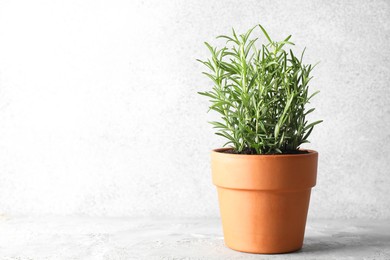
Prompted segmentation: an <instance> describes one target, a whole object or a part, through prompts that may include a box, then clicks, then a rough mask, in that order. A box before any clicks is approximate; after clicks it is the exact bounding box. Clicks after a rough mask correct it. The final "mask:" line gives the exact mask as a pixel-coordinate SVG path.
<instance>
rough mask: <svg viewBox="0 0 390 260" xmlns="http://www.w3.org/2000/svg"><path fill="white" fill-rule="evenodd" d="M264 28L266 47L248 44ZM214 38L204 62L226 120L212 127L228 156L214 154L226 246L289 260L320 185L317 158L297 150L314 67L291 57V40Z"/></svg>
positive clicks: (305, 132) (306, 129) (305, 130)
mask: <svg viewBox="0 0 390 260" xmlns="http://www.w3.org/2000/svg"><path fill="white" fill-rule="evenodd" d="M255 28H260V30H261V31H262V33H263V34H264V36H265V38H266V41H267V43H265V44H261V45H260V44H258V41H257V40H258V39H257V38H255V39H251V38H250V36H251V33H252V32H253V30H254V29H255ZM217 38H222V39H224V40H226V44H225V46H224V47H222V48H214V47H212V46H211V45H210V44H208V43H205V44H206V46H207V48H208V49H209V50H210V52H211V58H210V59H207V60H205V61H202V60H199V61H200V62H202V63H203V64H204V65H206V67H207V68H208V71H207V72H204V74H205V75H206V76H207V77H208V78H210V79H211V80H212V84H213V87H212V89H211V90H209V91H205V92H199V94H201V95H204V96H206V97H208V98H209V99H210V102H211V106H210V110H214V111H216V112H218V113H219V114H220V115H221V120H220V121H219V122H211V124H212V125H213V126H214V127H215V128H216V129H217V132H216V134H217V135H220V136H223V137H224V138H226V140H227V143H226V144H225V145H224V146H226V145H230V147H228V148H220V149H215V150H213V151H212V153H211V158H212V178H213V183H214V184H215V185H216V186H217V191H218V197H219V206H220V213H221V219H222V226H223V231H224V238H225V244H226V245H227V246H228V247H230V248H232V249H235V250H238V251H244V252H252V253H284V252H292V251H296V250H298V249H300V248H301V247H302V244H303V237H304V232H305V225H306V217H307V211H308V206H309V200H310V193H311V188H312V187H314V186H315V184H316V176H317V160H318V153H317V152H316V151H313V150H302V149H299V147H300V145H301V144H303V143H306V142H308V139H307V138H308V137H309V135H310V133H311V132H312V130H313V127H314V126H315V125H316V124H318V123H320V122H321V121H316V122H312V123H308V121H307V120H306V116H307V115H308V114H309V113H311V112H313V111H314V108H311V109H307V108H306V105H307V104H308V103H309V102H310V100H311V98H312V97H313V96H314V95H315V94H317V93H318V92H314V93H313V94H311V95H310V94H309V82H310V79H311V76H310V73H311V71H312V69H313V68H314V66H312V65H305V64H303V63H302V58H303V54H304V51H303V52H302V54H301V55H300V56H299V57H297V56H295V55H294V53H293V51H292V50H289V51H286V50H285V49H284V48H285V47H286V46H288V45H293V43H292V42H290V41H289V40H290V38H291V35H290V36H288V37H287V38H286V39H285V40H284V41H279V42H275V41H273V40H271V38H270V37H269V35H268V33H267V32H266V31H265V29H264V28H263V27H262V26H261V25H259V26H256V27H254V28H252V29H250V30H249V31H248V32H247V33H245V34H242V35H237V34H236V33H235V31H234V30H233V33H232V35H231V36H226V35H222V36H219V37H217Z"/></svg>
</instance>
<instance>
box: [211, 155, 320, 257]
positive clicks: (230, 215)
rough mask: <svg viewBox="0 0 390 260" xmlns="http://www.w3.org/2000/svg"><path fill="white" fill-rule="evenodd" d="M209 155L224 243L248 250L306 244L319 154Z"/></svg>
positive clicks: (288, 248) (289, 249)
mask: <svg viewBox="0 0 390 260" xmlns="http://www.w3.org/2000/svg"><path fill="white" fill-rule="evenodd" d="M228 149H229V148H226V149H225V148H224V149H216V150H213V151H212V153H211V158H212V162H211V164H212V175H213V183H214V184H215V185H216V186H217V190H218V198H219V207H220V212H221V218H222V226H223V233H224V237H225V244H226V245H227V246H228V247H230V248H232V249H234V250H238V251H243V252H249V253H264V254H273V253H286V252H292V251H296V250H299V249H300V248H302V244H303V237H304V233H305V225H306V216H307V211H308V207H309V200H310V192H311V188H312V187H314V186H315V184H316V178H317V160H318V153H317V152H316V151H311V150H308V152H309V153H307V154H285V155H241V154H229V153H223V151H226V150H228Z"/></svg>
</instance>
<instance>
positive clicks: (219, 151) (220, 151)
mask: <svg viewBox="0 0 390 260" xmlns="http://www.w3.org/2000/svg"><path fill="white" fill-rule="evenodd" d="M230 149H232V148H226V147H225V148H217V149H213V150H212V151H211V153H212V154H214V155H218V156H223V157H226V158H229V157H230V158H246V159H248V158H264V159H265V158H286V157H290V158H291V157H306V156H313V155H316V154H318V152H317V151H315V150H310V149H299V150H301V151H308V153H300V154H233V153H223V151H227V150H230Z"/></svg>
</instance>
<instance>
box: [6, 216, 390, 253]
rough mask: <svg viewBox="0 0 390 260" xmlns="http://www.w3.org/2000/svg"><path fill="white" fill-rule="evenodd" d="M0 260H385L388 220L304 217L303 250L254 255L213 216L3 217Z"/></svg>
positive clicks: (388, 245) (389, 246)
mask: <svg viewBox="0 0 390 260" xmlns="http://www.w3.org/2000/svg"><path fill="white" fill-rule="evenodd" d="M0 259H390V221H362V220H309V221H308V223H307V228H306V236H305V243H304V247H303V249H302V250H300V251H298V252H295V253H292V254H281V255H255V254H246V253H240V252H236V251H233V250H231V249H229V248H226V247H225V246H224V244H223V236H222V230H221V226H220V223H219V220H218V219H131V218H91V217H54V216H52V217H35V218H34V217H6V216H2V217H0Z"/></svg>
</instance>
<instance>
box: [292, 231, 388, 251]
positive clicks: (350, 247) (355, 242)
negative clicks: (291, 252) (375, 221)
mask: <svg viewBox="0 0 390 260" xmlns="http://www.w3.org/2000/svg"><path fill="white" fill-rule="evenodd" d="M333 232H334V233H333ZM333 232H332V230H326V231H323V232H321V234H319V235H316V236H313V235H308V236H306V237H305V241H304V245H303V248H302V249H301V250H299V251H297V253H298V254H310V255H311V254H316V255H317V254H319V255H321V254H323V255H325V254H330V255H332V256H337V257H359V258H362V257H373V256H377V257H389V258H390V232H387V231H383V230H380V228H379V227H376V228H372V227H371V228H353V229H351V230H349V231H334V230H333ZM327 233H328V234H327ZM331 233H333V234H331Z"/></svg>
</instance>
